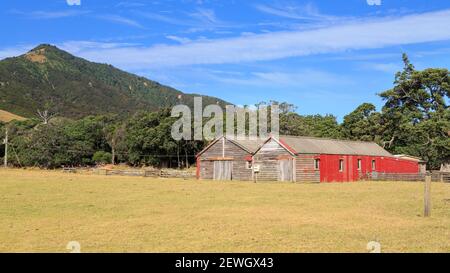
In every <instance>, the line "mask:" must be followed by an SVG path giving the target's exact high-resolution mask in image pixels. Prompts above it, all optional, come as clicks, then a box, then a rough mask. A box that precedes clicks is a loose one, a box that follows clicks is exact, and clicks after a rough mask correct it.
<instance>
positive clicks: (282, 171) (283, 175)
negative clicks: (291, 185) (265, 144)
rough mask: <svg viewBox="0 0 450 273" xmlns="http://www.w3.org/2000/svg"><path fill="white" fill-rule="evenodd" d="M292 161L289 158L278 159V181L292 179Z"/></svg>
mask: <svg viewBox="0 0 450 273" xmlns="http://www.w3.org/2000/svg"><path fill="white" fill-rule="evenodd" d="M292 162H293V161H292V160H290V159H286V160H279V161H278V164H279V165H278V170H279V172H278V181H294V170H293V163H292Z"/></svg>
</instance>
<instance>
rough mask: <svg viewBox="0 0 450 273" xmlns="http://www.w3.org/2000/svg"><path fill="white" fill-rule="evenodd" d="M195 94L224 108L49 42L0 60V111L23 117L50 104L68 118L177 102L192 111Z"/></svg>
mask: <svg viewBox="0 0 450 273" xmlns="http://www.w3.org/2000/svg"><path fill="white" fill-rule="evenodd" d="M195 96H201V97H203V103H204V104H205V105H207V104H219V105H221V106H225V105H226V104H229V103H227V102H226V101H224V100H221V99H219V98H215V97H210V96H202V95H198V94H187V93H183V92H182V91H179V90H177V89H175V88H172V87H169V86H165V85H162V84H160V83H158V82H156V81H152V80H150V79H147V78H145V77H141V76H137V75H134V74H132V73H129V72H126V71H123V70H120V69H118V68H115V67H114V66H112V65H110V64H100V63H95V62H90V61H88V60H85V59H82V58H79V57H76V56H74V55H72V54H70V53H68V52H66V51H63V50H61V49H59V48H57V47H56V46H53V45H50V44H41V45H39V46H37V47H35V48H34V49H32V50H30V51H29V52H27V53H25V54H23V55H20V56H17V57H11V58H6V59H3V60H0V109H2V110H4V111H8V112H11V113H13V114H16V115H19V116H23V117H28V118H29V117H33V116H35V113H36V111H37V110H38V109H43V108H45V107H48V106H49V105H50V107H52V108H53V109H52V110H53V111H55V112H57V113H58V115H60V116H64V117H68V118H79V117H83V116H87V115H98V114H109V113H116V114H119V115H130V114H133V113H135V112H137V111H140V110H147V111H156V110H158V109H162V108H165V107H171V106H173V105H176V104H180V103H181V104H186V105H188V106H191V107H192V106H193V99H194V97H195Z"/></svg>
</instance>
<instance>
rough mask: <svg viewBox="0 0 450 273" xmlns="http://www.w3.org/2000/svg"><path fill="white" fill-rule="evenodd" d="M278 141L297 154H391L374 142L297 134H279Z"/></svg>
mask: <svg viewBox="0 0 450 273" xmlns="http://www.w3.org/2000/svg"><path fill="white" fill-rule="evenodd" d="M279 141H280V142H281V143H282V144H284V145H287V146H288V147H287V148H290V149H292V150H294V151H296V153H298V154H342V155H371V156H392V154H390V153H389V152H388V151H386V150H385V149H383V148H382V147H381V146H380V145H378V144H376V143H374V142H365V141H352V140H337V139H328V138H316V137H298V136H280V137H279Z"/></svg>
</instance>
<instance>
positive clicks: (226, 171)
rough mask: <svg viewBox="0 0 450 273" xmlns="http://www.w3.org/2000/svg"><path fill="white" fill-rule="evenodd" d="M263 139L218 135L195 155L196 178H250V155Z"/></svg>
mask: <svg viewBox="0 0 450 273" xmlns="http://www.w3.org/2000/svg"><path fill="white" fill-rule="evenodd" d="M262 143H263V140H236V139H231V138H227V137H224V136H222V137H220V138H217V139H215V140H214V141H212V142H211V143H210V144H209V145H208V146H207V147H206V148H205V149H203V150H202V151H201V152H200V153H199V154H198V155H197V178H198V179H212V180H244V181H245V180H252V176H253V170H252V160H253V158H252V156H253V154H254V153H255V152H256V150H257V149H258V148H259V147H260V145H261V144H262Z"/></svg>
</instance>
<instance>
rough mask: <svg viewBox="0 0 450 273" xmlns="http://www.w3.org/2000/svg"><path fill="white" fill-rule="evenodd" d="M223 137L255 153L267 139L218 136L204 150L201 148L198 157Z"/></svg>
mask: <svg viewBox="0 0 450 273" xmlns="http://www.w3.org/2000/svg"><path fill="white" fill-rule="evenodd" d="M222 138H225V139H226V140H228V141H229V142H231V143H233V144H235V145H237V146H239V147H240V148H242V149H243V150H245V151H247V152H248V153H250V154H254V153H255V152H256V151H257V150H258V149H259V147H261V146H262V145H263V144H264V142H265V141H266V139H262V138H257V139H231V138H228V137H225V136H221V137H218V138H216V139H214V140H213V141H212V142H211V143H209V144H208V145H207V146H206V147H205V148H204V149H203V150H201V151H200V152H199V153H198V154H197V156H196V157H199V156H200V155H202V154H203V153H204V152H206V151H207V150H208V149H209V148H210V147H211V146H213V145H214V144H215V143H217V141H219V140H221V139H222Z"/></svg>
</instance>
